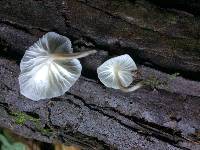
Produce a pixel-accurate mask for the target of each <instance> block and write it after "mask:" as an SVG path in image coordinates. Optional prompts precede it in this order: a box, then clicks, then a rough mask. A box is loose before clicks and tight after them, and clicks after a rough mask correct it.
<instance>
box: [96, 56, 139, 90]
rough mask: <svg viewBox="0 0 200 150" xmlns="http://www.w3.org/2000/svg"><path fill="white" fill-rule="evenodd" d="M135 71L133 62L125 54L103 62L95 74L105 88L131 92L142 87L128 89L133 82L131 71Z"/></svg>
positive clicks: (137, 85)
mask: <svg viewBox="0 0 200 150" xmlns="http://www.w3.org/2000/svg"><path fill="white" fill-rule="evenodd" d="M135 70H137V66H136V64H135V62H134V61H133V59H132V58H131V57H130V56H129V55H128V54H125V55H121V56H118V57H115V58H111V59H109V60H107V61H106V62H104V63H103V64H102V65H101V66H100V67H98V68H97V73H98V77H99V79H100V81H101V82H102V83H103V84H104V85H105V86H106V87H109V88H114V89H120V90H122V91H124V92H131V91H135V90H137V89H139V88H140V87H142V83H137V84H136V85H134V86H132V87H129V85H130V84H131V83H132V82H133V71H135Z"/></svg>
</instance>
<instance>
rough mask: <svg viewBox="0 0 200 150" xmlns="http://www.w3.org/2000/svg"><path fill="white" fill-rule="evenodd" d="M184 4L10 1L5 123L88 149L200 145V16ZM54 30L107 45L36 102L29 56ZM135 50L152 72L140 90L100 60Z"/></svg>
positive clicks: (4, 35) (2, 101) (3, 58)
mask: <svg viewBox="0 0 200 150" xmlns="http://www.w3.org/2000/svg"><path fill="white" fill-rule="evenodd" d="M154 2H155V1H154ZM184 10H186V11H187V9H184ZM184 10H177V7H174V8H173V9H171V8H162V6H161V7H160V6H159V5H155V4H154V3H152V2H151V0H149V1H144V0H135V1H132V0H124V1H121V0H110V1H107V0H26V1H25V0H12V1H9V0H2V1H0V113H1V115H0V127H4V128H9V129H11V130H12V131H14V132H16V133H18V134H20V135H23V136H24V137H27V138H33V139H37V140H40V141H45V142H49V143H53V142H62V143H65V144H69V145H70V144H75V145H78V146H80V147H81V148H82V149H86V150H88V149H91V150H92V149H98V150H104V149H105V150H107V149H120V150H131V149H138V150H140V149H142V150H143V149H144V150H152V149H155V150H160V149H162V150H168V149H170V150H180V149H184V150H185V149H186V150H198V149H200V145H199V143H200V120H199V118H200V82H199V80H200V79H199V75H200V18H199V16H198V13H195V15H193V14H192V13H191V11H189V12H186V11H184ZM194 11H195V10H194ZM195 12H196V11H195ZM196 14H197V16H196ZM49 31H54V32H57V33H59V34H62V35H65V36H67V37H69V38H70V39H71V40H72V43H73V47H74V50H75V51H84V50H89V49H96V50H98V53H96V54H95V55H93V56H89V57H87V58H84V59H81V63H82V65H83V72H82V77H81V78H80V79H79V80H78V81H77V82H76V83H75V85H74V86H73V87H72V88H71V89H70V91H68V92H66V94H65V95H63V96H61V97H58V98H54V99H50V100H43V101H39V102H33V101H31V100H29V99H27V98H25V97H24V96H22V95H21V94H20V92H19V85H18V76H19V73H20V70H19V63H20V60H21V58H22V56H23V54H24V52H25V50H26V49H27V48H28V47H29V46H31V45H32V44H33V43H34V42H35V41H37V40H38V38H39V37H41V36H42V35H43V34H45V33H46V32H49ZM125 53H128V54H130V55H131V57H133V58H134V60H135V61H136V63H137V65H138V68H139V71H140V73H141V77H140V79H144V80H146V79H149V86H145V87H144V88H142V89H139V90H138V91H136V92H134V93H122V92H120V91H118V90H113V89H109V88H106V87H105V86H103V85H102V84H101V83H100V81H99V80H98V79H97V74H96V69H97V67H98V66H99V65H101V64H102V63H103V62H104V61H105V60H107V59H108V58H110V57H114V56H116V55H121V54H125ZM173 73H180V76H178V77H174V76H172V75H171V74H173ZM19 119H20V121H21V122H19Z"/></svg>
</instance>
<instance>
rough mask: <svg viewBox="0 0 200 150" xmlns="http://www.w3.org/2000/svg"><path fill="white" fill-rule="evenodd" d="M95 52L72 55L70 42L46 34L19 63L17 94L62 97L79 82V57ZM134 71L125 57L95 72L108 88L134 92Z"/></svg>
mask: <svg viewBox="0 0 200 150" xmlns="http://www.w3.org/2000/svg"><path fill="white" fill-rule="evenodd" d="M94 53H96V50H91V51H86V52H77V53H73V49H72V44H71V41H70V40H69V39H68V38H67V37H65V36H62V35H59V34H57V33H54V32H49V33H47V34H45V35H44V36H43V37H42V38H40V39H39V41H37V42H36V43H35V44H34V45H33V46H31V47H30V48H29V49H28V50H27V51H26V52H25V55H24V56H23V58H22V60H21V63H20V70H21V73H20V76H19V85H20V92H21V94H22V95H24V96H25V97H27V98H29V99H31V100H35V101H38V100H40V99H47V98H53V97H58V96H61V95H63V94H64V93H65V92H66V91H68V90H69V89H70V87H71V86H72V85H73V84H74V83H75V82H76V81H77V80H78V78H79V77H80V75H81V70H82V66H81V64H80V61H79V60H78V58H82V57H86V56H88V55H90V54H94ZM135 70H137V67H136V64H135V62H134V61H133V60H132V58H131V57H130V56H129V55H127V54H125V55H122V56H118V57H115V58H111V59H110V60H107V61H106V62H104V63H103V64H102V65H101V66H100V67H98V69H97V73H98V77H99V79H100V81H101V82H102V83H103V84H104V85H105V86H107V87H110V88H114V89H121V90H122V91H125V92H130V91H134V90H136V89H138V88H140V87H141V86H142V84H141V83H138V84H136V85H135V86H133V87H130V88H128V86H129V85H130V84H131V83H132V82H133V71H135Z"/></svg>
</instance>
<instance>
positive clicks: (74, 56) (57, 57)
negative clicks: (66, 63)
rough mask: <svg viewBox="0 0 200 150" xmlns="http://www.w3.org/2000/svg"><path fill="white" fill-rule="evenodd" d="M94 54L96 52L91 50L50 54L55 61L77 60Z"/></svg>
mask: <svg viewBox="0 0 200 150" xmlns="http://www.w3.org/2000/svg"><path fill="white" fill-rule="evenodd" d="M96 52H97V51H96V50H91V51H85V52H77V53H69V54H66V53H64V54H62V53H55V54H52V56H53V58H54V59H55V60H66V59H67V60H71V59H78V58H82V57H86V56H88V55H91V54H94V53H96Z"/></svg>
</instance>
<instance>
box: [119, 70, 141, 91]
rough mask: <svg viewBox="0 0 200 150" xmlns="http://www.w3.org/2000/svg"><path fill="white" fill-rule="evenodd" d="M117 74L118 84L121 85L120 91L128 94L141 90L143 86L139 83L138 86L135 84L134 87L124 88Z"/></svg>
mask: <svg viewBox="0 0 200 150" xmlns="http://www.w3.org/2000/svg"><path fill="white" fill-rule="evenodd" d="M116 74H117V75H116V77H117V83H118V85H119V88H120V90H121V91H123V92H126V93H128V92H133V91H136V90H137V89H139V88H141V87H142V86H143V84H142V82H138V83H137V84H135V85H133V86H131V87H124V86H123V85H122V83H121V81H120V78H119V75H118V73H116Z"/></svg>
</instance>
